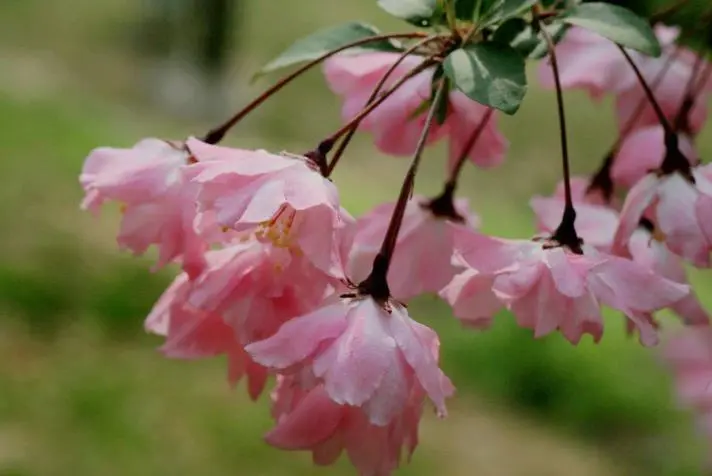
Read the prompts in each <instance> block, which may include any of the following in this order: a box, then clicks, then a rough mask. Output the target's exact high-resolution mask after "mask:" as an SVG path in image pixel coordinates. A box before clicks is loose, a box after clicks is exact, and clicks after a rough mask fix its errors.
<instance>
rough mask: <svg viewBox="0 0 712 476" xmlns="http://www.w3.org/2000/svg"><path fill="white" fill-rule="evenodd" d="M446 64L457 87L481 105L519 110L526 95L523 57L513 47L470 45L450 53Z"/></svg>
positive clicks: (489, 44) (448, 74) (511, 110)
mask: <svg viewBox="0 0 712 476" xmlns="http://www.w3.org/2000/svg"><path fill="white" fill-rule="evenodd" d="M443 66H444V68H445V74H446V75H447V77H448V78H450V80H451V81H452V84H453V86H454V87H456V88H457V89H459V90H460V91H462V92H463V93H465V94H466V95H467V96H468V97H470V98H471V99H473V100H475V101H477V102H479V103H480V104H484V105H485V106H490V107H493V108H495V109H499V110H500V111H502V112H505V113H507V114H514V113H515V112H516V111H517V109H519V105H520V104H521V102H522V100H523V99H524V95H525V94H526V90H527V78H526V74H525V72H524V59H523V58H522V56H521V55H520V54H519V53H518V52H517V51H516V50H514V49H513V48H511V47H510V46H507V45H502V44H498V43H478V44H472V45H467V46H465V47H463V48H460V49H457V50H455V51H453V52H452V53H450V55H448V57H447V58H445V62H444V64H443Z"/></svg>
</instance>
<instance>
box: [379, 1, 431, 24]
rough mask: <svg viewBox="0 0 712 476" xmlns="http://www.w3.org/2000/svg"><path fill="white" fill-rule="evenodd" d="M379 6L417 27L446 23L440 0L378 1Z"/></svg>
mask: <svg viewBox="0 0 712 476" xmlns="http://www.w3.org/2000/svg"><path fill="white" fill-rule="evenodd" d="M378 6H379V7H381V8H382V9H383V10H385V11H386V12H388V13H390V14H391V15H393V16H394V17H397V18H400V19H402V20H405V21H407V22H408V23H410V24H412V25H415V26H419V27H429V26H432V25H438V24H443V23H445V13H444V11H443V9H442V8H441V3H440V2H438V0H378Z"/></svg>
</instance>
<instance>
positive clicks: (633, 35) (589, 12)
mask: <svg viewBox="0 0 712 476" xmlns="http://www.w3.org/2000/svg"><path fill="white" fill-rule="evenodd" d="M561 19H562V20H563V21H565V22H566V23H568V24H570V25H576V26H580V27H582V28H586V29H587V30H591V31H593V32H595V33H598V34H599V35H601V36H604V37H606V38H608V39H609V40H611V41H614V42H616V43H618V44H620V45H622V46H626V47H628V48H632V49H634V50H638V51H640V52H642V53H645V54H648V55H651V56H660V54H661V49H660V43H659V42H658V39H657V38H656V37H655V33H654V32H653V30H652V28H650V25H648V23H647V22H646V21H645V20H644V19H642V18H640V17H639V16H638V15H636V14H635V13H633V12H632V11H630V10H628V9H627V8H624V7H621V6H618V5H611V4H609V3H602V2H594V3H582V4H581V5H578V6H575V7H573V8H572V9H570V10H568V11H566V12H565V13H564V15H563V16H562V17H561Z"/></svg>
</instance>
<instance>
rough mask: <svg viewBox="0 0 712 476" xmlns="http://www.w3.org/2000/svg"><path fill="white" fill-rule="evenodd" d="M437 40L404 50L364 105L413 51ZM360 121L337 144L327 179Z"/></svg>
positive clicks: (426, 39)
mask: <svg viewBox="0 0 712 476" xmlns="http://www.w3.org/2000/svg"><path fill="white" fill-rule="evenodd" d="M437 38H439V35H431V36H428V37H427V38H423V39H422V40H420V41H418V42H417V43H414V44H413V45H412V46H411V47H410V48H408V49H407V50H405V51H404V52H403V54H401V56H400V57H399V58H398V59H397V60H396V62H395V63H393V64H392V65H391V66H390V68H388V70H387V71H386V72H385V74H384V75H383V76H382V77H381V79H380V80H379V81H378V84H376V87H375V88H374V89H373V92H372V93H371V96H370V97H369V98H368V101H366V104H367V105H368V104H371V103H372V102H373V101H374V100H375V99H376V97H377V96H378V94H379V93H380V92H381V90H382V89H383V87H384V86H385V84H386V81H388V79H389V78H390V77H391V76H392V75H393V73H394V72H395V71H396V69H397V68H398V67H399V66H400V65H401V64H402V63H403V61H405V59H406V58H407V57H408V56H410V55H412V54H413V53H415V51H416V50H417V49H418V48H420V47H421V46H424V45H427V44H428V43H430V42H432V41H434V40H436V39H437ZM360 123H361V121H358V122H357V123H356V124H354V126H353V127H352V128H351V129H350V130H349V133H348V134H347V135H346V137H344V139H343V140H342V141H341V142H340V143H339V147H338V148H337V149H336V152H334V157H333V158H332V159H331V163H330V164H329V166H328V167H327V169H326V176H327V177H329V176H330V175H331V173H332V172H333V171H334V168H335V167H336V164H338V163H339V159H341V156H342V155H344V152H345V151H346V148H347V147H348V146H349V144H350V143H351V140H352V139H353V137H354V135H355V134H356V130H357V129H358V126H359V125H360Z"/></svg>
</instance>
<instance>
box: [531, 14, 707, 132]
mask: <svg viewBox="0 0 712 476" xmlns="http://www.w3.org/2000/svg"><path fill="white" fill-rule="evenodd" d="M655 33H656V35H657V37H658V40H660V43H661V44H662V46H663V54H662V55H661V56H660V57H659V58H653V57H649V56H644V55H642V54H639V53H636V52H635V51H629V53H630V55H631V57H632V58H633V60H634V61H635V63H636V65H637V66H638V67H639V68H640V70H641V73H642V74H643V77H644V78H645V79H646V81H647V82H648V84H653V85H655V86H656V87H655V89H654V92H655V96H656V98H657V100H658V102H659V104H660V105H661V106H662V108H663V111H664V112H665V114H666V115H667V116H668V118H669V119H671V120H672V119H674V118H675V116H676V115H677V112H678V110H679V108H680V105H681V104H682V101H683V99H684V93H685V90H686V85H687V82H688V79H689V78H690V77H691V75H692V73H693V65H694V63H695V53H693V52H692V51H690V50H686V49H682V48H681V49H680V51H679V52H676V51H677V49H678V48H679V47H677V46H675V44H674V43H675V41H676V40H677V36H678V34H679V30H678V29H677V28H674V27H666V26H664V25H657V26H656V27H655ZM556 53H557V57H558V60H559V67H560V70H561V84H562V86H563V87H564V88H566V89H584V90H586V91H588V92H589V94H590V95H591V96H592V97H593V98H595V99H599V98H601V97H603V95H604V94H606V93H612V94H615V95H616V110H617V113H618V120H619V127H620V128H621V129H623V128H624V127H626V125H627V124H628V122H629V121H630V120H631V119H632V116H633V114H634V113H635V112H636V110H637V109H638V107H639V105H640V104H643V106H644V109H643V112H642V114H641V115H640V116H639V117H638V119H637V120H636V126H637V127H642V126H647V125H655V124H658V123H659V121H658V120H657V117H656V116H655V112H654V111H653V109H652V107H651V106H650V105H649V104H648V102H647V99H646V97H645V95H644V94H645V93H644V90H643V89H642V87H641V86H640V84H639V82H638V80H637V78H636V76H635V73H634V72H633V69H632V68H631V67H630V65H629V64H628V63H627V62H626V60H625V58H624V57H623V55H622V54H621V52H620V51H619V50H618V48H617V47H616V45H615V44H614V43H613V42H611V41H609V40H607V39H605V38H603V37H601V36H598V35H596V34H595V33H592V32H589V31H586V30H585V29H583V28H578V27H575V28H571V29H570V30H569V31H568V32H567V33H566V36H565V37H564V39H563V40H562V41H561V42H560V43H559V44H558V45H557V47H556ZM673 55H674V57H673ZM663 69H665V70H666V72H665V74H664V75H663V76H662V79H661V80H660V81H656V78H658V77H659V76H661V71H663ZM539 79H540V81H541V83H542V84H543V85H544V86H545V87H547V88H549V89H553V88H554V76H553V73H552V69H551V64H550V62H549V61H544V62H542V63H541V65H540V67H539ZM709 92H710V89H708V86H707V85H705V89H704V95H703V97H702V98H700V100H698V101H697V102H696V105H695V107H694V108H693V110H692V113H691V117H690V123H689V126H690V129H691V130H690V131H687V132H697V131H699V130H700V128H701V127H702V124H703V123H704V121H705V119H706V117H707V110H706V107H705V103H706V98H707V97H708V94H709Z"/></svg>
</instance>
